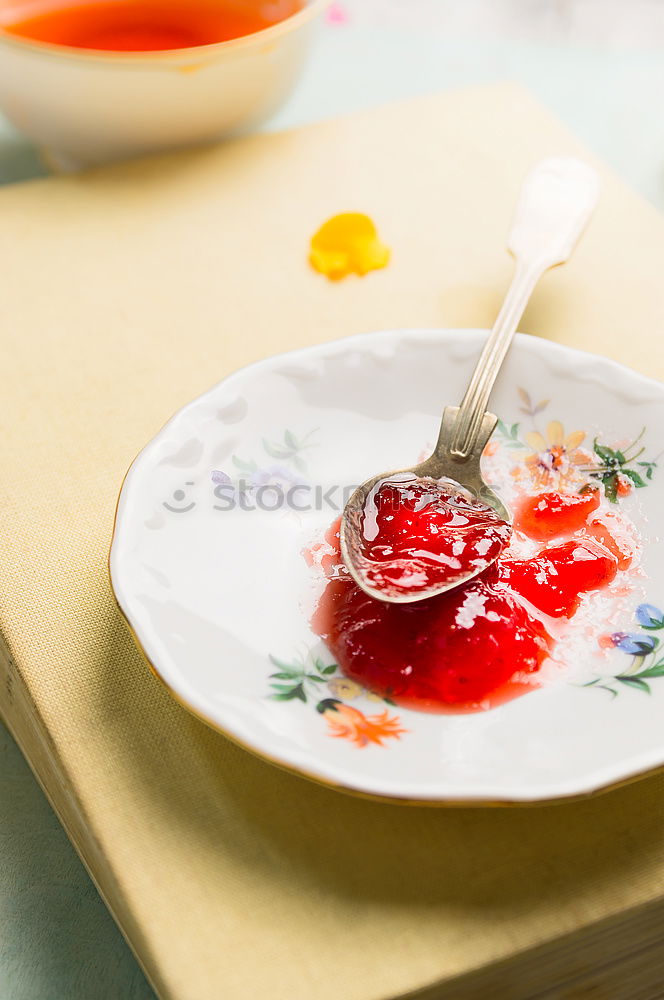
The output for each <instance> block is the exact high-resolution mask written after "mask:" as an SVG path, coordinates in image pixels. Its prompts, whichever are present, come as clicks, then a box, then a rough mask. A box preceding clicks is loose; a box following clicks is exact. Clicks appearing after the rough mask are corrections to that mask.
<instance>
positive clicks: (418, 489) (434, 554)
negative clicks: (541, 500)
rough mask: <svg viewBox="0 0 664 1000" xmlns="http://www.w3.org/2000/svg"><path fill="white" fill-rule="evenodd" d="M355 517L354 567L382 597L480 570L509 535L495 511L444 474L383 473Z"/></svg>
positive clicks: (452, 581)
mask: <svg viewBox="0 0 664 1000" xmlns="http://www.w3.org/2000/svg"><path fill="white" fill-rule="evenodd" d="M359 516H360V519H361V520H360V532H359V533H360V537H361V548H360V553H359V556H360V558H359V560H358V562H357V565H358V568H359V569H360V571H361V572H362V576H363V579H364V580H365V582H366V583H367V584H369V585H370V586H372V587H374V588H376V589H377V590H380V591H381V592H382V593H384V594H386V595H389V596H400V595H411V594H413V593H417V592H419V591H428V590H430V589H431V588H435V587H437V586H441V585H450V584H451V585H454V584H455V583H456V582H457V581H460V580H463V579H465V578H467V577H468V576H469V575H474V574H476V573H478V572H481V571H482V570H484V569H486V567H487V566H489V565H490V564H491V563H492V562H493V561H494V560H495V559H496V558H497V557H498V555H499V554H500V553H501V552H502V550H503V548H504V547H505V546H506V545H507V543H508V542H509V540H510V537H511V534H512V528H511V526H510V525H509V524H508V523H507V522H506V521H504V520H503V519H502V518H501V517H500V515H499V514H497V513H496V511H495V510H493V508H492V507H488V506H487V505H486V504H484V503H482V502H481V501H480V500H477V499H475V498H474V497H473V496H471V495H470V494H469V493H467V492H466V491H464V490H462V489H461V488H460V487H458V485H457V484H456V483H453V482H452V481H451V480H449V481H447V480H444V481H436V480H434V479H423V478H417V477H415V476H407V477H399V478H396V477H395V478H394V479H385V480H383V481H382V482H380V483H378V484H377V486H376V487H374V489H373V490H372V492H371V493H370V494H369V496H368V497H367V501H366V503H365V506H364V509H363V511H362V512H361V514H360V515H359Z"/></svg>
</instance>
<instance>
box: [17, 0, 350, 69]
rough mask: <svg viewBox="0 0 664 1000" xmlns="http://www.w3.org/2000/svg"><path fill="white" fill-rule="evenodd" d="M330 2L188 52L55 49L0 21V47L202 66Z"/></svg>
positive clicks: (318, 0)
mask: <svg viewBox="0 0 664 1000" xmlns="http://www.w3.org/2000/svg"><path fill="white" fill-rule="evenodd" d="M332 2H333V0H305V4H304V6H303V7H302V8H301V9H300V10H298V11H296V12H295V13H294V14H290V15H289V16H288V17H285V18H284V19H283V20H282V21H277V23H276V24H272V25H270V26H269V27H268V28H263V29H261V30H260V31H254V32H252V33H251V34H249V35H240V36H239V37H238V38H229V39H227V40H226V41H223V42H212V43H210V44H209V45H194V46H189V47H188V48H178V49H157V50H155V51H147V52H141V51H136V52H131V51H130V52H122V51H118V52H115V51H112V50H107V49H84V48H76V47H75V46H73V45H59V44H57V43H55V42H40V41H37V40H36V39H32V38H24V37H23V36H21V35H14V34H12V33H11V32H10V31H7V30H6V28H5V27H4V25H3V24H2V22H1V21H0V45H7V46H9V47H10V48H14V49H18V50H19V51H24V52H26V53H29V54H33V55H44V56H47V57H50V58H53V59H60V60H64V61H66V62H75V63H83V64H88V65H90V64H92V65H95V64H97V65H103V66H105V67H107V66H109V67H110V66H121V65H125V64H127V63H129V64H130V65H132V66H138V65H141V64H145V65H147V66H151V65H155V64H157V65H159V64H162V63H164V62H174V61H177V62H179V61H184V62H188V61H190V60H191V59H192V58H194V59H198V60H200V61H202V62H203V63H205V62H206V61H208V59H209V61H210V62H213V61H214V57H216V56H220V55H222V54H225V53H233V52H236V51H242V50H244V49H247V48H251V47H253V46H260V45H263V44H265V43H269V42H271V41H273V40H276V39H278V38H279V37H280V36H281V35H284V34H287V33H289V32H291V31H295V30H297V29H298V28H300V27H304V25H305V24H307V23H308V22H310V21H312V20H314V19H315V18H316V17H317V16H318V15H319V14H322V12H323V11H324V10H325V8H326V7H329V6H330V4H331V3H332Z"/></svg>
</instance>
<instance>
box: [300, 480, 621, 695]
mask: <svg viewBox="0 0 664 1000" xmlns="http://www.w3.org/2000/svg"><path fill="white" fill-rule="evenodd" d="M392 485H393V484H392V482H391V481H390V488H392ZM399 486H400V489H399V490H398V491H397V492H396V494H391V495H390V494H388V496H390V501H391V502H393V501H396V503H395V507H396V509H395V510H390V509H389V508H387V509H385V508H383V509H381V508H379V507H378V505H376V515H375V519H376V522H377V523H376V526H375V534H374V536H373V537H370V538H369V539H368V542H367V555H368V557H370V558H372V559H374V560H376V562H379V561H380V557H383V558H384V559H385V561H387V560H388V559H391V558H393V557H395V556H396V555H398V556H399V557H401V556H402V555H403V557H404V558H408V559H413V558H415V559H418V560H421V561H422V562H423V563H426V559H427V558H430V556H431V553H432V552H434V553H435V552H436V551H438V552H443V553H444V554H446V555H448V556H449V552H450V550H449V549H446V548H445V542H444V538H445V537H446V535H445V533H446V531H447V532H449V531H451V530H454V529H457V528H459V529H460V532H459V533H460V536H461V538H462V539H463V540H464V544H465V543H466V541H467V538H468V536H467V534H465V531H466V529H467V523H464V518H465V517H466V512H467V511H468V506H467V505H468V500H467V499H466V498H463V497H461V498H460V499H459V500H458V501H457V500H456V498H455V501H454V503H455V506H453V505H452V504H451V503H450V504H447V503H446V506H444V507H442V508H441V506H440V499H439V497H440V495H439V494H438V493H436V492H435V490H432V489H431V487H430V485H429V484H428V483H424V484H421V483H420V484H413V483H412V482H411V483H408V484H399ZM415 487H417V488H415ZM542 497H544V501H543V505H542V506H541V507H539V508H538V509H537V510H536V509H535V508H536V507H537V505H538V503H542ZM404 498H405V501H406V502H405V503H403V504H401V506H400V503H401V501H402V500H403V499H404ZM568 499H569V498H568V497H567V496H565V495H564V494H553V493H551V494H541V495H540V497H535V498H534V499H533V500H532V501H530V507H529V508H528V507H527V505H526V504H523V505H522V508H521V511H524V510H530V515H529V517H530V518H531V519H530V520H528V518H525V524H526V525H527V527H528V532H529V533H535V537H539V538H542V539H550V538H553V537H555V536H556V535H560V534H572V533H575V534H574V536H573V537H572V538H569V539H568V540H566V541H563V542H559V543H558V544H556V545H552V546H549V547H544V548H542V549H541V550H540V551H539V552H538V553H537V554H536V555H535V556H534V557H532V558H530V559H510V558H508V557H500V558H499V559H498V560H497V561H496V562H495V563H494V564H493V565H492V566H489V567H488V568H487V569H485V570H484V571H483V572H482V573H480V574H479V575H478V576H476V577H475V578H474V579H472V580H470V581H469V582H467V583H465V584H461V585H460V586H459V587H456V588H455V589H453V590H450V591H448V592H447V593H443V594H439V595H437V596H435V597H429V598H427V599H425V600H422V601H417V602H415V603H412V604H391V603H390V604H388V603H386V602H384V601H381V600H376V599H375V598H372V597H369V596H368V595H367V594H365V593H364V591H363V590H362V589H361V588H360V587H358V586H357V585H356V584H355V583H354V582H353V581H352V580H350V578H349V577H348V574H347V572H346V570H345V568H344V567H343V564H342V563H341V558H340V554H339V545H338V524H337V525H336V526H333V528H332V529H331V530H330V532H329V533H328V535H327V536H326V542H327V546H326V552H325V554H324V556H323V557H322V559H319V560H318V564H319V565H321V566H322V567H323V568H324V570H325V572H326V575H327V576H328V577H329V582H328V584H327V586H326V589H325V591H324V593H323V596H322V598H321V601H320V604H319V607H318V610H317V612H316V615H315V616H314V621H313V622H312V624H313V627H314V629H315V631H316V632H317V633H318V634H319V635H321V636H322V638H323V639H324V640H325V642H326V643H327V645H328V646H329V648H330V651H331V652H332V654H333V655H334V656H335V657H336V659H337V662H338V663H339V666H340V667H341V669H342V671H343V672H344V673H345V674H346V675H347V676H348V677H351V678H353V679H354V680H355V681H357V682H359V683H360V684H362V685H363V686H364V687H366V688H368V689H369V690H371V691H374V692H376V693H377V694H380V695H382V696H383V697H388V698H391V699H392V700H393V701H395V702H396V703H398V704H400V705H403V706H405V707H410V708H419V709H421V710H425V711H439V712H444V711H473V710H477V709H478V708H479V707H487V706H494V705H496V704H500V703H501V702H502V701H505V700H506V699H507V698H511V697H515V696H516V695H519V694H523V693H525V692H527V691H529V690H532V689H533V686H536V675H537V672H538V670H539V669H540V667H541V665H542V663H543V662H544V661H545V659H546V658H547V657H548V656H549V655H550V654H551V652H552V649H553V641H552V639H551V637H550V635H549V631H550V630H551V627H552V624H553V623H552V621H551V620H552V619H560V618H571V617H572V616H573V615H574V614H575V612H576V611H577V609H578V608H579V605H580V603H581V601H582V600H583V596H584V595H585V594H588V593H590V592H592V591H596V590H600V589H601V588H603V587H606V586H607V585H608V584H610V583H611V581H612V580H613V579H614V577H615V575H616V573H617V571H618V569H619V568H623V567H626V566H627V565H629V560H630V559H631V554H630V553H629V552H628V551H627V543H626V542H623V541H622V540H621V539H619V538H618V539H617V537H616V536H617V531H616V528H615V525H614V524H608V523H607V518H608V517H609V516H610V515H604V518H603V519H600V518H596V519H595V520H593V521H592V523H591V524H590V525H587V523H586V522H587V519H588V516H589V514H590V513H591V512H592V511H593V510H595V509H596V507H597V505H598V502H599V497H598V495H597V494H596V493H595V492H594V491H591V492H588V493H586V494H578V495H574V496H573V497H572V502H571V503H569V504H567V503H566V502H565V501H566V500H568ZM470 509H471V510H472V512H473V516H474V514H475V509H474V508H473V507H472V505H471V506H470ZM441 510H442V513H441ZM457 511H461V513H460V514H459V515H458V517H459V522H460V523H459V522H457V520H456V517H457ZM520 513H521V512H520ZM468 521H470V518H468ZM481 523H482V524H483V525H487V523H488V525H489V526H490V527H492V528H493V527H494V522H493V521H492V520H491V519H490V518H489V519H488V520H487V521H481ZM523 523H524V518H522V525H523ZM522 530H523V528H522ZM428 532H430V533H428ZM501 542H502V544H505V543H504V541H502V537H501ZM381 546H384V547H381ZM501 547H502V545H501ZM422 552H424V554H425V555H424V556H423V555H422ZM431 565H434V566H435V565H436V563H435V560H433V559H431ZM426 572H429V568H428V565H427V566H426ZM547 622H548V623H549V624H548V625H547Z"/></svg>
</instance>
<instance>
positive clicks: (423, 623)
mask: <svg viewBox="0 0 664 1000" xmlns="http://www.w3.org/2000/svg"><path fill="white" fill-rule="evenodd" d="M314 627H316V630H317V631H318V632H319V634H320V635H321V636H322V638H323V639H324V640H325V642H326V644H327V645H328V647H329V649H330V651H331V652H332V654H333V655H334V656H335V657H336V660H337V662H338V663H339V666H340V667H341V669H342V670H343V672H344V673H345V674H346V675H347V676H348V677H351V678H353V680H355V681H358V682H359V683H360V684H362V685H363V686H365V687H367V688H369V689H370V690H371V691H375V692H376V693H377V694H380V695H382V696H383V697H389V698H391V699H392V700H394V701H395V702H397V704H400V705H404V706H406V707H409V708H419V709H422V710H424V711H445V710H446V709H447V710H449V709H451V708H456V709H457V710H458V709H463V708H465V709H472V708H477V707H478V706H479V705H480V703H482V702H486V701H487V699H491V700H492V702H493V703H494V704H495V703H496V701H498V700H503V699H504V696H505V695H507V696H509V692H508V688H509V686H510V683H513V682H514V681H517V682H518V681H519V679H520V678H519V676H518V675H523V676H524V677H525V675H528V674H533V673H535V672H536V671H537V670H538V669H539V667H540V666H541V664H542V662H543V661H544V660H545V659H546V657H547V656H548V655H549V648H550V639H549V636H548V635H547V632H546V629H545V627H544V625H543V624H542V623H541V622H540V621H538V620H537V619H536V618H535V617H534V616H533V615H531V614H530V613H529V612H528V611H527V610H526V609H525V607H524V606H523V605H522V604H520V603H519V602H518V600H517V599H516V598H515V597H514V595H513V594H511V593H510V592H509V591H508V590H507V589H506V588H505V587H502V586H501V585H500V583H499V580H498V573H497V572H496V570H495V569H494V568H493V567H492V568H490V569H489V570H487V571H486V573H484V574H483V575H482V576H481V577H479V578H477V579H475V580H471V581H470V582H469V583H467V584H466V585H464V586H461V587H458V588H457V589H455V590H451V591H449V592H447V593H444V594H440V595H438V596H436V597H429V598H427V599H426V600H424V601H417V602H416V603H414V604H388V603H386V602H385V601H379V600H376V599H375V598H373V597H369V596H368V594H365V592H364V591H363V590H362V589H361V588H360V587H358V586H357V584H355V583H352V582H350V581H347V580H334V581H331V582H330V583H328V585H327V588H326V590H325V593H324V594H323V598H322V600H321V603H320V605H319V609H318V612H317V614H316V618H315V621H314ZM515 675H517V676H515ZM526 679H527V678H526ZM522 690H525V687H524V688H522ZM514 693H521V691H520V690H519V691H515V692H514Z"/></svg>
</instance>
